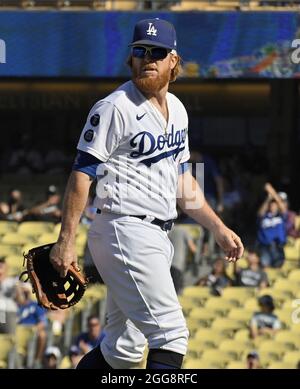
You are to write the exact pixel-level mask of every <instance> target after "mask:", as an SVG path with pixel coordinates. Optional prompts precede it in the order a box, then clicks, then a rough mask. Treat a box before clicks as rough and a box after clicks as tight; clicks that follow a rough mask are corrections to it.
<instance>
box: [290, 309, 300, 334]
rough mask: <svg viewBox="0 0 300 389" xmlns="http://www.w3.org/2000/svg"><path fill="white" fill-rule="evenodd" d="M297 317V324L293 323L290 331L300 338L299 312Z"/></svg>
mask: <svg viewBox="0 0 300 389" xmlns="http://www.w3.org/2000/svg"><path fill="white" fill-rule="evenodd" d="M295 316H296V317H297V323H296V322H295V323H293V324H292V325H291V326H290V330H291V331H292V332H296V333H297V334H298V336H300V322H299V320H300V312H299V310H298V312H297V314H296V315H295Z"/></svg>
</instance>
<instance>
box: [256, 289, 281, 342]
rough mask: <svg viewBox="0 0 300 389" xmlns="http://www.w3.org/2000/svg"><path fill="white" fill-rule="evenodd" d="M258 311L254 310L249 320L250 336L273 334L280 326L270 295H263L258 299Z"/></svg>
mask: <svg viewBox="0 0 300 389" xmlns="http://www.w3.org/2000/svg"><path fill="white" fill-rule="evenodd" d="M258 304H259V306H260V311H259V312H255V313H254V315H253V316H252V318H251V321H250V336H251V338H253V339H255V338H256V337H258V336H260V335H265V334H268V335H271V336H273V335H274V334H275V333H276V332H277V331H278V330H280V328H281V323H280V321H279V319H278V317H277V316H276V315H274V314H273V311H274V309H275V305H274V301H273V298H272V296H269V295H264V296H261V297H260V298H259V299H258Z"/></svg>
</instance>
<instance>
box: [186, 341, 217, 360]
mask: <svg viewBox="0 0 300 389" xmlns="http://www.w3.org/2000/svg"><path fill="white" fill-rule="evenodd" d="M211 348H214V344H213V343H212V342H208V341H207V340H206V339H190V340H189V343H188V355H189V356H191V357H193V358H200V356H201V354H202V353H203V351H204V350H207V349H211Z"/></svg>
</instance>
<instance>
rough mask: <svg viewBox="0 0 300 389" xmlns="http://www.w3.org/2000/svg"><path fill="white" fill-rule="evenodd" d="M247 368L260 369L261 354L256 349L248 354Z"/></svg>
mask: <svg viewBox="0 0 300 389" xmlns="http://www.w3.org/2000/svg"><path fill="white" fill-rule="evenodd" d="M247 369H260V362H259V355H258V353H257V352H256V351H252V352H250V353H249V354H248V355H247Z"/></svg>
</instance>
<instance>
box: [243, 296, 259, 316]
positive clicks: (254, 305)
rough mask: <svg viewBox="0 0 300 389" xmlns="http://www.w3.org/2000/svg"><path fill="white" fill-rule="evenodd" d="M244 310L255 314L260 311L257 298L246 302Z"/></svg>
mask: <svg viewBox="0 0 300 389" xmlns="http://www.w3.org/2000/svg"><path fill="white" fill-rule="evenodd" d="M244 308H245V310H246V311H252V312H253V313H254V312H257V311H259V305H258V302H257V298H255V297H252V298H249V299H248V300H246V301H245V304H244Z"/></svg>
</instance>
